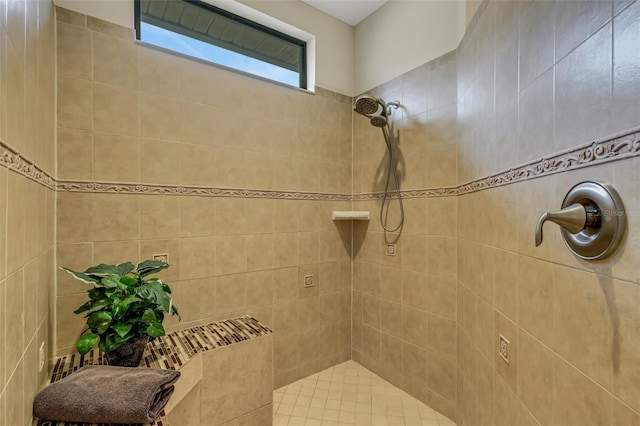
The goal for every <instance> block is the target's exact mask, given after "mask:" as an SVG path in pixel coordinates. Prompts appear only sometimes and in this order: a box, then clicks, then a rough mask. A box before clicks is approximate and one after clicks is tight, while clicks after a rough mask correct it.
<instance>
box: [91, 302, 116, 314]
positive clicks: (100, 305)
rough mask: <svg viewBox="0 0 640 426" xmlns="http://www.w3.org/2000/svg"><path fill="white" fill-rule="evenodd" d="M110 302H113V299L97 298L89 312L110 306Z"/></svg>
mask: <svg viewBox="0 0 640 426" xmlns="http://www.w3.org/2000/svg"><path fill="white" fill-rule="evenodd" d="M110 304H111V301H110V300H109V299H102V300H97V301H95V302H93V306H92V307H91V309H90V310H89V312H96V311H99V310H100V309H103V308H104V307H106V306H109V305H110Z"/></svg>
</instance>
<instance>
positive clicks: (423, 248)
mask: <svg viewBox="0 0 640 426" xmlns="http://www.w3.org/2000/svg"><path fill="white" fill-rule="evenodd" d="M402 269H403V270H408V271H415V272H427V237H426V236H423V235H405V236H404V238H403V241H402Z"/></svg>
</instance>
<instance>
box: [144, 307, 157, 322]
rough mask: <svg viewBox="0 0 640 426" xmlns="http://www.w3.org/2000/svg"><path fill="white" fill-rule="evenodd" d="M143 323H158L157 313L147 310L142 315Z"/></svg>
mask: <svg viewBox="0 0 640 426" xmlns="http://www.w3.org/2000/svg"><path fill="white" fill-rule="evenodd" d="M142 322H143V323H145V324H153V323H154V322H156V313H155V312H153V309H147V310H146V311H144V314H142Z"/></svg>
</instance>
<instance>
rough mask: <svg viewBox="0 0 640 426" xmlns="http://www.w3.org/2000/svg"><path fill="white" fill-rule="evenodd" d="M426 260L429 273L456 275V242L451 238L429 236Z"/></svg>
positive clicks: (447, 275)
mask: <svg viewBox="0 0 640 426" xmlns="http://www.w3.org/2000/svg"><path fill="white" fill-rule="evenodd" d="M427 245H428V252H427V260H428V271H429V273H430V274H435V275H440V276H443V277H447V278H455V277H456V268H457V247H456V245H457V242H456V240H455V239H453V238H442V237H429V241H428V243H427Z"/></svg>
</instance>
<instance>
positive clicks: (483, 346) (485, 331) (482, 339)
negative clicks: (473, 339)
mask: <svg viewBox="0 0 640 426" xmlns="http://www.w3.org/2000/svg"><path fill="white" fill-rule="evenodd" d="M477 310H478V329H477V345H478V349H479V350H480V353H482V355H483V356H484V357H485V358H486V361H487V362H488V363H489V364H490V365H493V352H494V348H495V341H494V330H493V329H494V323H493V322H494V316H495V314H494V312H495V311H494V309H493V306H491V305H490V304H489V303H487V302H485V301H484V300H483V299H481V298H478V307H477Z"/></svg>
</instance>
